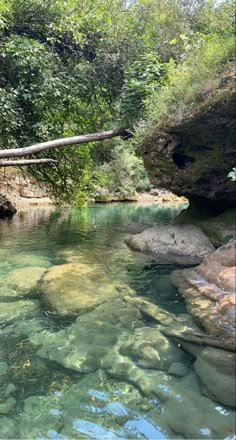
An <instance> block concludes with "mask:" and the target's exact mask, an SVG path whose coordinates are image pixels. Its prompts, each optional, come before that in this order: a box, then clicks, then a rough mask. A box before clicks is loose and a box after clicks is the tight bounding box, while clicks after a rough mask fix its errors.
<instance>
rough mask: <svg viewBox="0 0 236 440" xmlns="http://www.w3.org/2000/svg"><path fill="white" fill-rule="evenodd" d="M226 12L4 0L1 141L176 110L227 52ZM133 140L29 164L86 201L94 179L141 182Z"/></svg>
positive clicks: (224, 4) (148, 0) (114, 2)
mask: <svg viewBox="0 0 236 440" xmlns="http://www.w3.org/2000/svg"><path fill="white" fill-rule="evenodd" d="M233 17H234V7H233V2H232V0H223V1H221V2H214V1H213V0H194V1H193V0H180V1H176V0H136V1H135V2H126V1H121V0H86V1H79V2H78V0H2V1H1V3H0V145H1V147H3V148H6V147H7V148H10V147H22V146H26V145H31V144H33V143H36V142H40V141H43V140H48V139H53V138H59V137H63V136H70V135H73V134H77V133H88V132H95V131H99V130H101V129H109V128H113V127H116V126H118V125H123V124H125V125H127V126H128V127H130V128H133V127H135V126H138V127H140V125H146V127H147V128H148V127H149V126H150V125H152V123H153V122H154V121H156V120H157V119H159V118H160V117H161V118H166V117H168V115H171V114H175V113H176V114H177V113H180V114H181V113H182V112H184V111H185V108H187V104H188V103H189V102H193V101H194V102H197V100H198V99H200V96H201V94H202V91H203V89H204V87H206V85H208V86H209V85H210V84H211V82H212V81H214V77H215V73H216V71H217V69H218V68H219V66H220V65H221V64H224V63H225V62H226V60H228V59H229V58H230V57H231V55H232V50H233V43H232V37H231V36H232V32H233V31H232V28H233ZM144 121H145V123H144ZM142 134H143V131H141V135H142ZM135 143H137V141H136V139H135V140H134V142H130V141H128V142H127V141H126V142H122V143H119V142H118V143H117V141H110V142H107V143H106V142H104V143H102V146H101V145H100V146H98V145H97V144H96V145H95V144H94V145H91V144H90V145H89V146H80V147H71V148H65V149H58V150H53V151H52V152H50V157H52V158H54V159H57V160H58V164H57V165H56V166H53V167H51V168H43V167H30V168H29V169H28V170H29V172H30V173H31V174H33V175H34V176H36V178H37V179H38V180H39V181H40V182H44V184H45V183H46V184H47V185H48V187H49V188H50V190H51V191H52V193H53V194H54V195H55V196H56V197H57V199H58V200H59V201H66V202H70V203H79V204H81V203H82V204H83V203H84V202H85V200H86V199H87V198H88V197H89V196H90V194H91V192H92V187H93V186H94V185H98V184H102V185H105V186H106V185H109V186H111V187H112V188H115V187H116V186H117V187H119V188H124V189H127V190H128V189H129V188H132V189H135V188H137V187H138V186H141V187H142V186H145V185H146V184H147V181H146V177H145V172H144V168H143V164H142V161H141V159H140V158H139V157H137V154H136V147H135ZM46 156H49V152H47V154H46V153H44V154H43V153H42V154H41V155H40V157H46ZM99 182H100V183H99Z"/></svg>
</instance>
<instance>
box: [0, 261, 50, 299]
mask: <svg viewBox="0 0 236 440" xmlns="http://www.w3.org/2000/svg"><path fill="white" fill-rule="evenodd" d="M45 270H46V269H43V268H42V267H28V268H21V269H15V270H12V271H11V272H9V273H8V274H7V275H6V276H4V277H1V278H0V296H11V292H10V291H9V290H11V289H12V288H13V289H16V290H21V291H23V292H24V291H25V292H28V291H30V290H32V289H33V288H34V287H35V286H36V284H37V282H38V281H39V280H40V278H41V276H42V275H43V273H44V272H45ZM1 285H3V286H5V293H4V290H3V288H1ZM13 296H15V295H14V290H13Z"/></svg>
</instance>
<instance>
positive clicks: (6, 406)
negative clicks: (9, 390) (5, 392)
mask: <svg viewBox="0 0 236 440" xmlns="http://www.w3.org/2000/svg"><path fill="white" fill-rule="evenodd" d="M15 406H16V399H14V397H9V399H7V400H6V401H5V402H4V403H0V414H8V413H11V412H12V411H13V410H14V408H15ZM0 420H1V419H0Z"/></svg>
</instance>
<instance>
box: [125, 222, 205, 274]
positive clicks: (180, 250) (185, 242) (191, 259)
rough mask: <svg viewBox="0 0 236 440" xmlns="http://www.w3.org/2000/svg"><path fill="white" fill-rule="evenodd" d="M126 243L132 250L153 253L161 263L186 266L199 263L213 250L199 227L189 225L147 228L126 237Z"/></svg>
mask: <svg viewBox="0 0 236 440" xmlns="http://www.w3.org/2000/svg"><path fill="white" fill-rule="evenodd" d="M126 244H128V246H129V247H130V248H131V249H133V250H136V251H140V252H144V253H147V254H152V255H154V256H155V259H156V260H157V261H160V262H161V263H171V264H172V263H174V264H184V265H187V266H189V265H194V264H199V263H200V262H201V261H202V260H203V258H204V257H205V256H207V255H209V254H210V253H211V252H213V250H214V247H213V246H212V244H211V243H210V241H209V239H208V238H207V236H206V235H205V234H204V233H203V232H202V231H201V229H199V228H197V227H196V226H191V225H180V226H177V225H176V226H172V225H167V226H165V225H160V226H158V227H153V228H149V229H146V230H145V231H144V232H142V233H141V234H137V235H134V236H132V237H130V238H128V239H127V240H126Z"/></svg>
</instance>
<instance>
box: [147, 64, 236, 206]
mask: <svg viewBox="0 0 236 440" xmlns="http://www.w3.org/2000/svg"><path fill="white" fill-rule="evenodd" d="M234 71H235V68H234V64H233V63H232V64H231V67H228V66H227V69H226V70H225V72H223V73H222V74H221V75H220V76H219V77H218V78H216V79H215V82H214V83H213V84H214V87H213V90H212V92H211V93H209V95H208V96H207V97H206V96H204V94H203V95H202V96H200V94H199V95H198V99H197V100H195V102H194V103H193V102H192V100H189V105H187V104H186V108H185V111H184V110H183V109H182V108H181V109H179V108H178V105H177V106H176V112H175V111H172V112H171V111H165V112H164V113H163V115H160V117H159V118H158V121H157V123H156V125H155V126H154V127H153V125H152V127H153V128H152V129H151V130H149V132H148V135H147V136H146V138H145V139H144V142H143V143H142V147H141V154H142V156H143V159H144V165H145V168H146V169H147V172H148V175H149V178H150V181H151V183H152V184H153V185H155V186H157V187H159V186H161V187H164V188H168V189H170V190H171V191H173V192H174V193H175V192H176V193H177V194H180V195H185V196H186V197H189V196H190V197H192V196H193V195H196V196H200V197H202V198H205V199H206V200H213V201H216V202H218V201H219V202H220V203H221V204H223V203H225V204H226V205H230V204H231V205H232V204H233V203H235V201H236V191H235V182H232V181H231V180H230V179H229V178H227V174H228V173H229V170H231V169H232V164H233V163H234V160H235V151H234V144H235V123H234V121H235V78H234Z"/></svg>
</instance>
